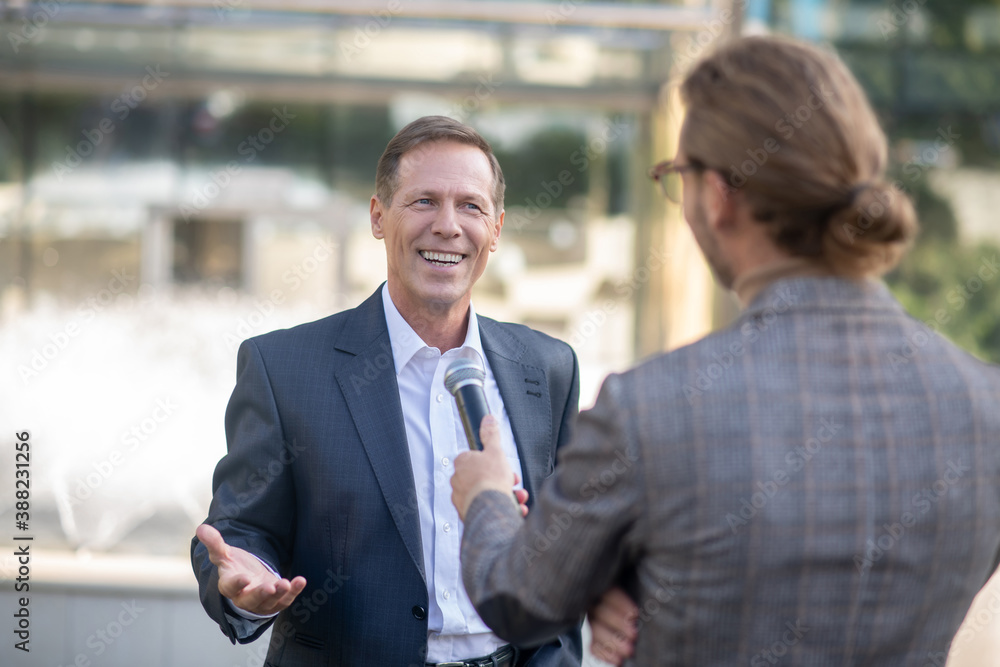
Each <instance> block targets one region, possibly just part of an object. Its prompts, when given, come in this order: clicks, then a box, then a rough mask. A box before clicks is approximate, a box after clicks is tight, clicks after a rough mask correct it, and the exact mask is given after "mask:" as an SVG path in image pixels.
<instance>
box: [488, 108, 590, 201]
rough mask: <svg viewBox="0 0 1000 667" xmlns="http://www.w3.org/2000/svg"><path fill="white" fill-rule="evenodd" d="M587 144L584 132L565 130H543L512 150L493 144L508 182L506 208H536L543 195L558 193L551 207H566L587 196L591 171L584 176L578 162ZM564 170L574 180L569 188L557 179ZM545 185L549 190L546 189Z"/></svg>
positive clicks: (584, 152) (560, 128) (584, 172)
mask: <svg viewBox="0 0 1000 667" xmlns="http://www.w3.org/2000/svg"><path fill="white" fill-rule="evenodd" d="M586 144H587V137H586V135H585V134H584V133H583V132H581V131H579V130H575V129H570V128H564V127H556V128H549V129H545V130H543V131H540V132H538V133H536V134H535V135H533V136H532V137H531V138H530V139H528V140H527V141H525V142H524V143H523V144H522V145H520V146H517V147H513V148H508V147H505V146H501V145H499V142H494V148H493V152H494V153H495V154H496V156H497V160H499V161H500V166H501V167H502V168H503V174H504V180H505V181H506V182H507V194H506V196H505V198H504V199H505V201H506V205H507V206H527V205H535V206H537V205H538V204H539V195H540V194H544V193H546V192H548V193H551V192H556V191H558V192H559V195H558V196H557V197H553V198H552V203H551V206H552V207H553V208H566V206H567V203H568V202H569V200H570V199H571V198H572V197H574V196H576V195H586V194H587V192H588V189H589V187H590V178H589V170H584V171H583V172H582V173H581V171H580V168H579V166H578V165H579V164H582V163H580V162H579V160H580V159H581V158H582V157H583V156H585V155H586ZM574 156H575V159H576V162H574ZM563 171H568V172H570V177H571V178H572V181H571V182H569V184H568V185H565V184H563V183H559V182H558V180H557V179H558V178H559V174H560V172H563ZM565 180H568V179H565ZM546 184H548V185H549V188H546V187H545V186H546ZM544 201H545V199H544V198H543V199H542V202H544ZM541 208H546V207H545V206H542V207H541Z"/></svg>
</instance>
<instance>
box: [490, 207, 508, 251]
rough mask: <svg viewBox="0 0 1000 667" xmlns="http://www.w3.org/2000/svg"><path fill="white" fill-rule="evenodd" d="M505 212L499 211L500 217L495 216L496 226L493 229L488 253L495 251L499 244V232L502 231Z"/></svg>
mask: <svg viewBox="0 0 1000 667" xmlns="http://www.w3.org/2000/svg"><path fill="white" fill-rule="evenodd" d="M504 213H506V211H505V210H504V209H500V215H498V216H497V221H496V224H495V225H494V227H493V242H492V243H490V252H496V251H497V245H498V244H499V243H500V230H501V229H503V216H504Z"/></svg>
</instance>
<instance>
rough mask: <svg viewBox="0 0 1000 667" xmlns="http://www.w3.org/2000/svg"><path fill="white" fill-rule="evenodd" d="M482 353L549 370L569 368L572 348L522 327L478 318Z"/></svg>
mask: <svg viewBox="0 0 1000 667" xmlns="http://www.w3.org/2000/svg"><path fill="white" fill-rule="evenodd" d="M477 317H478V319H479V335H480V338H481V339H482V343H483V349H484V350H485V351H487V352H492V353H493V354H497V355H500V356H502V357H504V358H505V359H509V360H510V361H515V362H518V363H524V364H529V365H533V366H541V367H546V368H547V367H550V366H553V365H557V366H558V365H565V364H570V365H571V364H572V358H573V348H571V347H570V346H569V344H568V343H566V342H564V341H561V340H559V339H558V338H553V337H552V336H549V335H548V334H544V333H542V332H541V331H536V330H535V329H532V328H530V327H527V326H525V325H523V324H514V323H512V322H498V321H497V320H494V319H492V318H490V317H484V316H482V315H477Z"/></svg>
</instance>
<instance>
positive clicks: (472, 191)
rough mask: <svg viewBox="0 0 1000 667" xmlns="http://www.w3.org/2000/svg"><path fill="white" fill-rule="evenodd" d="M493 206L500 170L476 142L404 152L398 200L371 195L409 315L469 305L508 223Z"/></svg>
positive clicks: (376, 227)
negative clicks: (494, 168)
mask: <svg viewBox="0 0 1000 667" xmlns="http://www.w3.org/2000/svg"><path fill="white" fill-rule="evenodd" d="M493 208H494V207H493V172H492V171H491V170H490V163H489V160H488V159H487V157H486V155H485V154H484V153H483V152H482V151H481V150H479V149H478V148H476V147H475V146H469V145H466V144H460V143H457V142H451V141H434V142H428V143H424V144H421V145H420V146H418V147H417V148H415V149H413V150H412V151H410V152H408V153H406V154H404V155H403V156H402V157H401V158H400V160H399V171H398V173H397V188H396V192H395V194H394V195H393V197H392V201H391V202H382V201H379V199H378V197H372V200H371V223H372V234H373V235H374V236H375V238H377V239H383V240H384V241H385V253H386V263H387V265H388V282H389V293H390V295H391V296H392V299H393V303H394V304H395V305H396V307H397V308H398V309H399V310H400V312H401V313H403V314H404V316H405V315H407V314H416V313H424V314H427V313H428V312H430V314H435V313H437V314H445V313H448V312H449V311H450V310H451V309H452V308H454V307H457V308H459V309H462V312H464V310H466V309H467V308H468V303H469V299H470V294H471V292H472V286H473V284H475V282H476V280H478V279H479V276H481V275H482V274H483V271H484V270H485V268H486V260H487V258H488V257H489V253H490V252H492V251H494V250H496V248H497V241H498V239H499V238H500V229H501V227H503V217H504V213H503V211H502V210H501V211H495V210H493Z"/></svg>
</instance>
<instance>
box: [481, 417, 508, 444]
mask: <svg viewBox="0 0 1000 667" xmlns="http://www.w3.org/2000/svg"><path fill="white" fill-rule="evenodd" d="M479 439H480V440H482V442H483V451H484V452H497V453H499V454H503V449H502V448H501V447H500V424H498V423H497V419H496V417H494V416H493V415H486V416H485V417H483V421H482V422H481V423H480V424H479Z"/></svg>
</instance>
